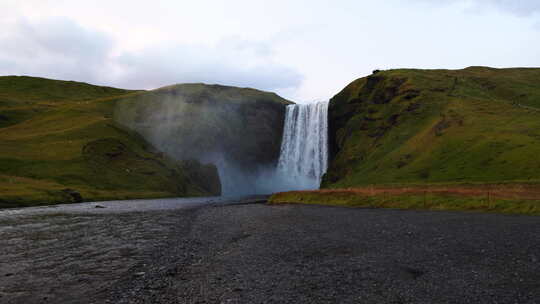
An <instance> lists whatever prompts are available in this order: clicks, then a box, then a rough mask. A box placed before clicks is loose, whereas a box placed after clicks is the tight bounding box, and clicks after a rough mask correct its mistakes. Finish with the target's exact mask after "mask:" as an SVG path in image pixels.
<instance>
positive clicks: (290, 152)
mask: <svg viewBox="0 0 540 304" xmlns="http://www.w3.org/2000/svg"><path fill="white" fill-rule="evenodd" d="M327 166H328V102H318V103H311V104H295V105H289V106H287V110H286V113H285V127H284V131H283V140H282V143H281V152H280V156H279V162H278V172H279V174H280V175H281V176H282V177H283V178H284V179H286V180H287V183H288V184H289V186H290V188H293V189H318V188H319V186H320V184H321V178H322V175H323V174H324V173H325V172H326V169H327Z"/></svg>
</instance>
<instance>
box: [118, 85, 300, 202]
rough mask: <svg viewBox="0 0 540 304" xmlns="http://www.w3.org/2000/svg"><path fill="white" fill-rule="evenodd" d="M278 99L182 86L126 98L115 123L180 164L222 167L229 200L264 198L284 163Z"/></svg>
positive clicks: (220, 88) (282, 106)
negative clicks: (261, 184) (272, 171)
mask: <svg viewBox="0 0 540 304" xmlns="http://www.w3.org/2000/svg"><path fill="white" fill-rule="evenodd" d="M290 103H291V102H289V101H287V100H285V99H283V98H281V97H279V96H278V95H276V94H274V93H268V92H262V91H258V90H254V89H247V88H235V87H227V86H221V85H204V84H181V85H174V86H169V87H164V88H161V89H157V90H154V91H150V92H145V93H142V94H139V95H135V96H132V97H130V98H126V99H124V100H122V101H121V102H119V103H118V105H117V108H116V111H115V120H116V121H117V122H119V123H120V124H122V125H124V126H126V127H128V128H130V129H132V130H135V131H136V132H138V133H139V134H141V135H142V136H143V137H144V138H145V139H146V140H148V141H149V142H151V143H152V144H153V145H154V146H155V147H156V148H158V149H159V150H161V151H164V152H165V153H166V154H168V155H170V156H172V157H173V158H175V159H177V160H187V159H196V160H198V161H201V162H203V163H213V164H216V165H217V166H218V168H219V170H220V177H221V181H222V185H223V187H224V190H225V192H227V193H226V194H242V193H256V192H258V191H257V190H256V189H255V188H257V183H256V180H258V179H260V178H262V177H261V176H262V175H264V172H265V169H267V168H273V167H275V165H276V162H277V159H278V157H279V151H280V145H281V136H282V133H283V123H284V114H285V106H286V105H287V104H290Z"/></svg>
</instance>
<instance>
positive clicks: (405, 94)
mask: <svg viewBox="0 0 540 304" xmlns="http://www.w3.org/2000/svg"><path fill="white" fill-rule="evenodd" d="M329 129H330V131H329V142H330V143H329V144H330V166H329V169H328V172H327V174H326V176H325V178H324V180H323V187H350V186H355V185H366V184H388V183H438V182H500V181H518V180H521V181H523V180H527V181H535V180H540V173H539V172H540V170H538V168H540V160H539V159H538V158H537V157H533V155H534V153H540V140H539V138H540V69H492V68H485V67H471V68H467V69H464V70H389V71H382V72H377V73H374V74H372V75H370V76H368V77H365V78H360V79H357V80H355V81H354V82H352V83H351V84H349V85H348V86H347V87H345V88H344V89H343V90H342V91H341V92H340V93H338V94H337V95H336V96H334V97H333V98H332V99H331V101H330V106H329ZM533 151H534V152H533Z"/></svg>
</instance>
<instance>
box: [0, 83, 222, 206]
mask: <svg viewBox="0 0 540 304" xmlns="http://www.w3.org/2000/svg"><path fill="white" fill-rule="evenodd" d="M133 94H137V92H134V91H126V90H121V89H114V88H107V87H98V86H92V85H88V84H84V83H76V82H68V81H58V80H50V79H42V78H33V77H14V76H8V77H0V168H1V171H0V207H11V206H23V205H35V204H48V203H52V202H69V201H72V200H73V199H72V197H70V195H66V193H64V192H62V191H61V190H63V189H66V188H70V189H74V190H76V191H78V192H79V193H80V194H81V195H82V197H83V198H84V199H85V200H101V199H121V198H141V197H164V196H179V195H201V194H207V193H208V189H203V188H204V187H201V185H203V184H204V183H205V182H204V181H202V182H201V180H204V177H201V176H200V175H201V172H202V173H205V172H207V173H208V174H209V176H212V175H213V173H215V172H214V168H210V167H201V166H200V165H198V164H196V163H182V164H178V163H175V162H173V161H171V160H168V159H166V158H165V157H164V156H162V155H160V154H156V153H152V152H150V151H151V150H152V148H151V147H150V146H148V144H147V143H146V142H145V141H144V140H143V139H142V138H140V137H139V136H138V135H136V134H134V133H130V132H128V131H125V130H122V129H120V128H119V127H117V126H116V125H115V124H114V123H113V120H112V115H113V110H114V107H115V104H116V102H117V101H118V100H120V99H122V98H125V97H126V96H129V95H133ZM203 175H204V174H203ZM197 180H198V181H199V182H196V181H197Z"/></svg>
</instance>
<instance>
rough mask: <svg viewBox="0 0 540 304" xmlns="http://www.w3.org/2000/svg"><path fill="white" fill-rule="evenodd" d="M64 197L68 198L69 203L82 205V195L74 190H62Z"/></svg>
mask: <svg viewBox="0 0 540 304" xmlns="http://www.w3.org/2000/svg"><path fill="white" fill-rule="evenodd" d="M62 194H64V195H63V196H64V197H65V198H66V202H68V203H80V202H82V201H83V198H82V196H81V194H80V193H79V192H77V191H75V190H73V189H69V188H68V189H64V190H62Z"/></svg>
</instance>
